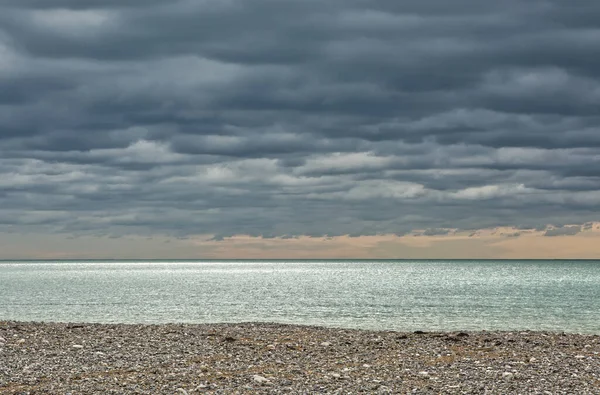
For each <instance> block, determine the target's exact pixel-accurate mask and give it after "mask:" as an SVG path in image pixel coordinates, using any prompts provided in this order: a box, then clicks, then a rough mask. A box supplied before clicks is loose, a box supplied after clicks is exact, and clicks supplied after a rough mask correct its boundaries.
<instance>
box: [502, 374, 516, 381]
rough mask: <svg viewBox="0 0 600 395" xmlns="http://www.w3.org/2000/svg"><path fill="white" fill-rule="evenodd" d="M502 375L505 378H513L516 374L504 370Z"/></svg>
mask: <svg viewBox="0 0 600 395" xmlns="http://www.w3.org/2000/svg"><path fill="white" fill-rule="evenodd" d="M502 377H503V378H504V380H512V378H513V377H514V374H512V373H511V372H504V373H502Z"/></svg>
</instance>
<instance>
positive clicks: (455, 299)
mask: <svg viewBox="0 0 600 395" xmlns="http://www.w3.org/2000/svg"><path fill="white" fill-rule="evenodd" d="M0 320H21V321H66V322H82V321H85V322H105V323H109V322H127V323H165V322H193V323H203V322H242V321H269V322H285V323H299V324H318V325H327V326H337V327H350V328H371V329H393V330H417V329H421V330H459V329H463V330H482V329H486V330H493V329H502V330H509V329H531V330H553V331H567V332H591V333H600V261H227V262H225V261H203V262H200V261H198V262H192V261H173V262H157V261H145V262H129V261H127V262H98V261H78V262H6V261H0Z"/></svg>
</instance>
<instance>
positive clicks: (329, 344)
mask: <svg viewBox="0 0 600 395" xmlns="http://www.w3.org/2000/svg"><path fill="white" fill-rule="evenodd" d="M321 345H322V346H323V347H329V346H331V343H329V342H323V343H321Z"/></svg>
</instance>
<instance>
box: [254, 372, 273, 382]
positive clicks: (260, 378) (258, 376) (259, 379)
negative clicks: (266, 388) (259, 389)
mask: <svg viewBox="0 0 600 395" xmlns="http://www.w3.org/2000/svg"><path fill="white" fill-rule="evenodd" d="M252 379H254V382H256V383H258V384H269V383H270V382H271V381H270V380H269V379H268V378H266V377H263V376H260V375H258V374H255V375H254V376H252Z"/></svg>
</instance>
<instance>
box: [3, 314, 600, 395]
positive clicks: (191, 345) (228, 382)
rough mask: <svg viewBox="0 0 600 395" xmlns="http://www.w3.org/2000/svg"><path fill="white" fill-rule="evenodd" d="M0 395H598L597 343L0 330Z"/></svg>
mask: <svg viewBox="0 0 600 395" xmlns="http://www.w3.org/2000/svg"><path fill="white" fill-rule="evenodd" d="M544 391H546V392H544ZM0 392H1V393H3V394H5V393H6V394H23V393H44V392H45V393H48V392H50V393H66V392H72V393H85V394H94V393H98V394H101V393H102V394H110V393H114V394H118V393H133V394H163V393H164V394H174V393H175V394H194V393H223V394H229V393H240V394H244V393H248V394H252V393H265V394H266V393H269V394H270V393H338V394H346V393H354V394H356V393H365V394H367V393H382V394H385V393H390V394H392V393H394V394H395V393H418V394H421V393H423V394H428V393H447V394H453V393H486V392H487V393H498V394H500V393H514V392H519V393H523V394H529V393H531V394H534V393H538V394H544V393H546V394H547V393H550V394H555V393H578V394H598V393H600V336H599V335H596V334H575V333H560V332H547V331H539V332H538V331H477V332H473V331H465V332H456V331H455V332H422V331H415V332H398V331H375V330H365V329H343V328H330V327H322V326H312V325H293V324H279V323H223V324H177V323H174V324H90V323H41V322H37V323H36V322H17V321H0Z"/></svg>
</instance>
